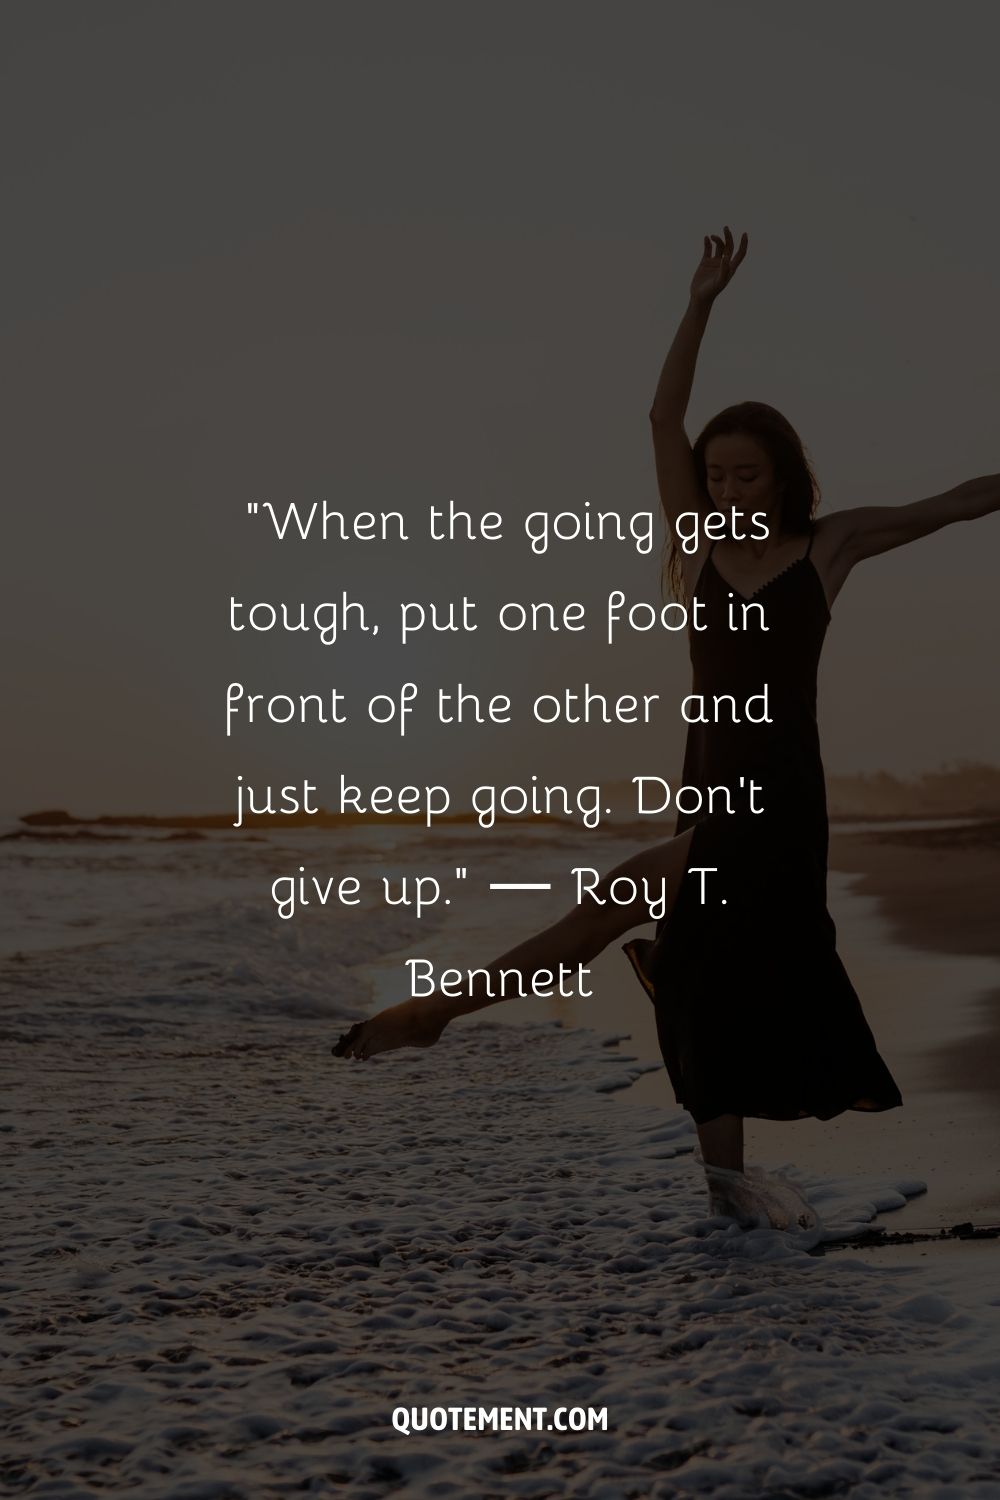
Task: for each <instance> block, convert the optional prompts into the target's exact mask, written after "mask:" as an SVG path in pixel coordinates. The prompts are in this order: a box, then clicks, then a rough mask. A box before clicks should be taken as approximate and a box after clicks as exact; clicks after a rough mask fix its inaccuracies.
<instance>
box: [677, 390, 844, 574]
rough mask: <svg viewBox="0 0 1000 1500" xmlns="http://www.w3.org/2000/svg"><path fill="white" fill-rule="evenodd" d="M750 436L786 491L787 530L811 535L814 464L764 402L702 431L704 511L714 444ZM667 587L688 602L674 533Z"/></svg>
mask: <svg viewBox="0 0 1000 1500" xmlns="http://www.w3.org/2000/svg"><path fill="white" fill-rule="evenodd" d="M736 432H742V433H746V435H747V436H748V437H752V438H755V439H756V441H757V442H758V443H760V445H761V447H762V448H763V449H764V450H765V452H766V453H767V455H768V457H769V458H770V460H771V464H772V466H773V468H774V482H775V486H776V487H777V488H778V489H779V491H780V492H781V525H782V530H784V531H789V532H792V533H793V534H795V533H797V532H801V533H803V534H805V533H806V532H808V531H809V527H810V522H811V520H812V517H813V515H814V514H815V512H816V507H817V506H818V505H819V500H820V488H819V481H818V480H817V478H816V475H815V474H814V473H813V469H812V464H811V463H810V461H809V458H808V457H807V455H806V450H805V448H804V447H803V445H802V439H801V438H800V437H799V435H798V433H797V432H796V431H795V428H794V427H793V426H792V424H791V422H789V421H788V419H787V417H783V416H782V415H781V412H780V411H776V410H775V409H774V407H773V406H767V405H765V403H764V402H763V401H741V402H739V404H738V405H736V406H727V407H726V408H725V410H724V411H720V412H719V413H718V415H717V416H714V417H713V418H712V420H711V421H710V422H708V423H707V424H706V426H705V427H704V428H703V429H702V431H701V433H700V434H699V436H698V439H697V441H696V442H695V443H694V444H693V446H692V449H691V452H692V454H693V456H694V466H695V472H696V474H697V476H698V485H699V488H700V490H701V494H702V497H703V501H704V509H705V510H706V511H709V510H712V509H713V508H714V507H713V506H712V502H711V500H710V499H709V495H708V475H707V466H706V464H705V449H706V448H707V447H708V443H709V440H710V439H711V438H714V437H718V436H720V435H721V434H726V435H727V436H728V435H729V434H732V433H736ZM660 576H661V593H662V583H663V581H664V580H665V581H666V582H667V583H668V585H669V591H670V596H671V598H673V599H679V600H683V599H684V576H683V573H682V571H681V551H680V548H679V547H677V546H675V545H674V540H673V537H672V535H670V533H669V531H668V535H667V540H666V542H665V544H664V548H663V558H662V566H661V574H660Z"/></svg>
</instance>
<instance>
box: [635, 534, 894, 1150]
mask: <svg viewBox="0 0 1000 1500" xmlns="http://www.w3.org/2000/svg"><path fill="white" fill-rule="evenodd" d="M811 548H812V537H810V539H809V547H808V548H807V550H806V553H805V555H804V556H803V557H801V558H800V559H799V560H798V561H797V562H794V563H792V564H791V565H790V566H789V567H788V568H785V569H784V571H783V572H781V573H779V574H778V575H777V576H776V577H774V578H772V579H769V580H768V582H767V583H766V584H764V585H763V587H762V588H760V589H758V590H757V591H756V592H755V593H754V594H753V595H751V596H750V597H749V599H745V598H744V596H743V595H741V594H739V593H737V591H736V590H735V589H732V588H730V586H729V585H728V584H727V583H726V582H725V580H724V579H723V578H722V576H721V574H720V573H719V571H718V569H717V568H716V566H715V563H714V561H713V559H712V554H711V552H710V553H709V555H708V557H707V558H706V561H705V565H704V567H703V568H702V572H701V576H700V578H699V580H698V584H697V586H696V590H695V592H696V593H697V596H698V598H699V599H701V600H703V601H704V611H703V623H704V624H705V626H706V627H707V628H706V629H705V630H702V631H697V630H694V629H691V630H689V632H688V638H689V642H690V648H691V661H692V666H693V668H694V681H693V685H692V692H693V693H695V694H703V695H704V697H705V703H706V709H707V711H708V713H710V714H711V713H712V700H713V697H714V695H717V694H731V695H732V696H733V697H734V698H735V700H736V714H737V715H738V717H739V718H740V720H742V722H739V723H732V722H728V719H729V718H730V717H731V710H730V708H729V707H728V705H724V706H723V707H722V712H721V715H720V717H719V720H718V722H711V723H704V724H701V723H693V724H691V725H690V727H689V731H688V740H687V749H686V753H685V757H684V771H683V778H682V779H683V783H684V785H685V786H686V787H690V786H695V787H698V788H700V789H702V790H703V791H705V792H706V793H707V789H708V788H709V787H712V786H719V785H727V786H729V787H731V788H732V796H733V806H734V808H736V809H737V810H736V811H735V812H733V813H730V812H728V811H725V810H718V809H719V808H722V807H724V803H721V802H720V803H718V804H717V810H716V811H714V812H711V813H706V812H699V813H694V814H681V815H680V816H679V817H678V819H677V826H676V832H677V833H683V832H684V831H685V830H686V829H687V828H689V827H691V826H692V825H694V829H695V831H694V835H693V838H692V841H691V846H690V853H689V856H688V862H687V873H685V875H684V877H683V879H682V881H681V889H680V894H679V895H678V897H677V900H676V901H675V903H674V906H673V909H672V911H671V912H670V914H669V915H668V916H667V917H665V918H663V919H662V920H661V921H660V922H659V923H658V925H657V935H656V940H655V942H653V941H650V940H648V939H642V938H639V939H632V940H631V941H630V942H628V943H625V944H624V945H623V947H624V951H625V953H626V954H627V956H628V958H629V960H630V962H631V963H632V966H633V968H634V969H635V972H636V974H637V975H638V977H639V980H640V982H641V983H642V985H643V988H644V989H645V990H646V993H647V994H648V995H649V996H650V998H651V999H652V1001H653V1004H654V1007H655V1010H656V1025H657V1034H658V1036H659V1041H660V1049H661V1051H662V1053H663V1060H664V1062H665V1064H666V1067H667V1072H668V1074H669V1076H670V1081H671V1083H672V1085H673V1089H674V1093H675V1095H676V1097H677V1102H678V1103H679V1104H681V1105H683V1106H684V1108H685V1109H687V1110H688V1111H689V1112H690V1113H691V1114H692V1115H693V1117H694V1119H695V1121H696V1122H697V1123H699V1124H701V1123H703V1122H704V1121H706V1120H711V1119H714V1118H715V1117H716V1116H717V1115H721V1114H736V1115H751V1116H757V1117H758V1118H763V1119H772V1120H790V1119H798V1118H802V1117H805V1116H809V1115H814V1116H816V1117H817V1118H819V1119H821V1120H828V1119H830V1118H832V1116H834V1115H838V1114H840V1113H842V1111H844V1110H846V1109H858V1110H882V1109H892V1108H894V1107H895V1106H897V1105H899V1104H902V1102H903V1101H902V1098H901V1096H900V1092H899V1089H898V1088H897V1086H896V1083H895V1081H894V1080H893V1077H892V1075H891V1073H890V1072H889V1070H888V1068H887V1067H886V1065H885V1063H884V1062H883V1061H882V1058H881V1057H880V1056H879V1053H878V1050H877V1048H876V1046H875V1040H874V1038H873V1036H872V1033H871V1030H870V1029H869V1026H868V1023H867V1021H866V1020H865V1017H864V1013H863V1011H862V1009H861V1003H860V1001H859V999H858V996H857V994H856V993H855V990H854V988H853V986H852V984H851V981H850V979H849V978H848V976H847V972H846V970H845V969H844V966H843V964H842V962H841V960H840V958H839V956H838V954H837V947H836V939H837V934H836V928H835V927H834V923H833V919H832V917H831V916H830V913H829V911H828V910H827V904H826V865H827V845H828V836H829V831H828V824H827V811H826V786H825V781H824V775H823V762H822V759H821V757H820V746H819V731H818V727H817V723H816V675H817V669H818V666H819V658H820V653H821V651H822V647H823V640H824V637H825V635H826V630H827V626H828V624H829V621H830V612H829V609H828V608H827V603H826V596H825V593H824V590H823V585H822V583H821V581H820V577H819V574H818V573H817V571H816V568H815V565H814V564H813V562H812V560H811V558H810V557H809V551H810V550H811ZM713 550H714V547H713ZM743 603H755V604H757V603H759V604H760V605H762V606H763V615H764V619H763V623H764V625H765V626H766V629H761V628H759V621H760V611H759V610H750V611H748V612H747V617H746V618H747V621H748V624H747V627H746V628H744V629H738V630H732V629H730V628H729V613H728V611H729V609H730V606H732V607H733V611H734V613H733V619H734V621H735V622H740V621H741V620H742V618H743V615H742V604H743ZM765 683H766V684H767V695H768V699H767V713H768V717H769V718H770V720H771V721H772V722H770V723H753V722H749V721H747V719H746V717H745V707H746V704H747V700H748V698H751V697H753V695H759V694H761V693H762V692H763V690H764V685H765ZM763 709H764V703H763V700H762V699H761V698H760V697H759V696H758V697H757V700H756V702H755V703H752V704H751V713H753V714H754V716H755V717H761V715H762V713H763ZM741 776H742V777H743V778H744V788H748V787H749V785H750V782H751V780H753V781H755V782H757V783H758V785H759V786H760V787H761V791H760V792H758V794H757V800H756V805H757V806H758V807H760V806H763V808H764V811H763V812H759V813H754V812H751V811H750V810H749V807H750V804H749V800H748V796H747V792H746V790H744V791H740V789H739V788H740V777H741ZM706 866H707V867H715V870H716V872H717V873H714V874H707V875H705V876H699V875H697V874H693V873H691V872H692V870H694V869H696V868H697V867H706ZM702 881H704V894H705V899H704V902H703V901H702V899H701V892H702Z"/></svg>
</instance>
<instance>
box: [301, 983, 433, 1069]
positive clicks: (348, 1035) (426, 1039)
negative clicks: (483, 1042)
mask: <svg viewBox="0 0 1000 1500" xmlns="http://www.w3.org/2000/svg"><path fill="white" fill-rule="evenodd" d="M450 1019H451V1018H450V1016H449V1015H448V1013H447V1011H446V1009H445V1008H444V1006H443V1005H442V1001H441V998H440V997H439V996H437V995H427V996H424V997H421V998H420V999H419V1000H416V999H415V1000H404V1001H402V1003H401V1004H399V1005H390V1006H389V1007H388V1008H387V1009H386V1010H380V1011H379V1012H378V1014H377V1015H374V1016H372V1017H371V1018H370V1019H369V1020H367V1021H357V1022H355V1024H354V1025H353V1026H352V1027H351V1029H350V1030H349V1031H346V1032H345V1033H344V1035H343V1036H342V1037H341V1038H340V1040H339V1041H338V1042H337V1043H336V1044H335V1045H334V1046H333V1047H331V1048H330V1051H331V1052H332V1053H333V1055H334V1057H360V1058H369V1057H374V1055H375V1053H376V1052H391V1051H392V1049H393V1048H394V1047H432V1046H433V1045H434V1043H435V1042H436V1041H437V1039H438V1037H439V1036H440V1035H441V1033H442V1031H443V1030H444V1028H445V1027H446V1026H447V1024H448V1021H449V1020H450Z"/></svg>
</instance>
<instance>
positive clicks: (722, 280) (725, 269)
mask: <svg viewBox="0 0 1000 1500" xmlns="http://www.w3.org/2000/svg"><path fill="white" fill-rule="evenodd" d="M725 231H726V238H725V240H721V239H720V238H719V236H718V235H717V234H712V235H708V234H706V236H705V253H704V255H703V256H702V258H701V264H700V265H699V267H698V269H697V271H695V273H694V276H693V278H692V281H691V301H692V302H695V303H698V304H700V305H701V306H707V307H711V305H712V303H713V302H714V301H715V299H716V297H717V296H718V295H719V293H720V292H721V291H722V289H723V288H724V287H727V286H728V285H729V282H730V280H731V279H732V276H733V272H734V271H735V270H736V267H737V266H738V265H739V264H740V262H741V261H742V259H743V257H744V256H745V255H746V253H747V243H748V241H747V236H746V235H745V234H744V235H743V237H742V239H741V240H740V248H739V249H738V250H737V251H736V254H735V255H734V254H733V232H732V230H731V229H730V227H729V225H728V224H727V225H725ZM713 240H714V242H715V249H714V250H713V249H712V244H711V242H712V241H713Z"/></svg>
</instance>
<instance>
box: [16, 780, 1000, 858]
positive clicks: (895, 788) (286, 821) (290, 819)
mask: <svg viewBox="0 0 1000 1500" xmlns="http://www.w3.org/2000/svg"><path fill="white" fill-rule="evenodd" d="M603 789H604V791H605V792H606V795H607V796H608V798H609V801H611V803H612V804H613V805H614V806H615V807H616V809H617V812H616V815H615V816H613V817H611V818H609V819H608V822H607V827H608V831H609V832H624V831H626V830H640V829H643V828H650V827H654V828H655V827H656V826H658V825H659V826H665V825H671V824H672V823H673V817H674V814H673V813H672V812H671V813H667V814H663V815H662V816H661V817H658V818H657V817H645V818H635V817H628V816H623V812H624V810H625V809H626V808H627V807H628V806H629V804H630V803H633V804H634V793H633V789H632V784H631V782H630V781H627V780H616V781H611V782H608V783H605V784H604V787H603ZM827 802H828V806H829V815H830V822H831V823H834V824H836V823H848V822H866V823H879V822H892V821H900V820H904V819H918V818H919V819H926V820H928V821H935V820H941V819H949V818H968V819H994V818H1000V767H997V766H990V765H983V764H979V763H974V762H971V763H959V764H957V765H950V766H942V767H940V768H939V769H938V770H935V771H927V772H924V773H923V774H922V775H920V776H917V777H911V778H904V777H900V776H896V775H894V774H893V773H892V772H890V771H875V772H871V773H869V774H857V775H850V776H844V775H828V776H827ZM235 820H236V814H235V811H234V812H218V813H166V814H155V813H101V814H100V815H98V816H96V817H92V818H86V817H78V816H77V815H75V814H74V813H71V812H69V811H67V810H66V809H65V808H49V809H43V810H40V811H37V812H28V813H22V814H20V815H19V816H18V818H17V822H18V823H19V824H20V825H21V826H20V827H18V828H16V829H15V830H13V831H12V832H7V833H4V834H2V835H0V838H3V839H11V838H32V837H36V838H37V837H44V838H57V837H63V838H74V837H93V838H100V837H106V838H115V837H128V834H127V833H126V832H124V830H129V829H158V830H161V831H163V832H164V833H168V834H171V835H173V836H175V837H178V838H183V837H188V838H190V837H197V836H199V835H202V834H205V833H213V832H222V831H225V830H229V831H231V832H233V833H234V835H235V834H236V832H237V830H235V829H234V828H233V824H234V822H235ZM243 823H244V827H243V828H241V829H239V830H238V832H239V834H241V835H243V836H246V833H245V830H246V829H257V830H260V831H266V830H268V829H275V828H280V829H291V828H323V829H338V828H351V827H359V826H368V827H385V826H398V827H414V826H417V823H418V818H417V816H415V815H413V814H409V813H402V812H387V813H382V814H380V813H370V812H368V813H331V812H328V811H327V810H326V809H325V808H320V810H319V811H318V812H317V813H313V814H308V813H301V812H299V813H292V814H281V813H276V814H270V815H269V814H266V813H264V814H260V815H255V814H245V815H244V818H243ZM523 823H531V824H549V825H554V826H557V827H573V826H576V820H575V819H573V818H566V817H559V816H556V815H554V814H538V815H534V816H526V815H524V814H520V815H514V814H503V813H498V814H497V816H496V824H497V826H500V825H501V824H502V825H504V826H509V825H510V824H523ZM442 825H444V826H448V825H450V826H452V827H477V826H479V820H478V815H477V814H476V813H475V812H473V811H471V810H469V811H462V812H454V813H446V814H443V815H442V816H440V817H436V818H435V819H434V826H435V827H437V826H442ZM115 830H123V832H121V833H116V832H115Z"/></svg>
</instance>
